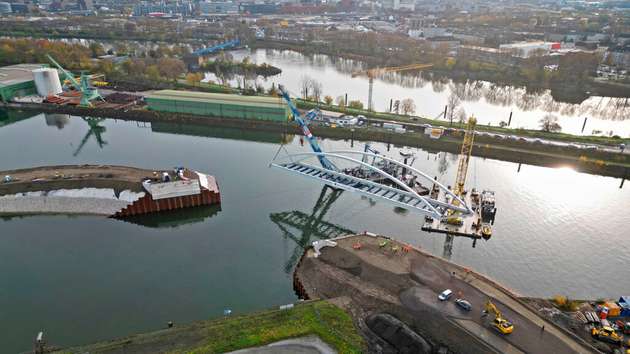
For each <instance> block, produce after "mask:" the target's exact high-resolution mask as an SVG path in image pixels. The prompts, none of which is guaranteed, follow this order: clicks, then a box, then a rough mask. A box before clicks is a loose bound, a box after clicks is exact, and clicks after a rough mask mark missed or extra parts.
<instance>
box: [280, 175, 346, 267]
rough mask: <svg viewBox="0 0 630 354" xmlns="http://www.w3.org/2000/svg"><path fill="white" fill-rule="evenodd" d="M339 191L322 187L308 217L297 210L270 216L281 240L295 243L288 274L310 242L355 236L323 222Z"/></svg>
mask: <svg viewBox="0 0 630 354" xmlns="http://www.w3.org/2000/svg"><path fill="white" fill-rule="evenodd" d="M342 192H343V191H342V190H340V189H335V188H332V187H329V186H324V187H323V188H322V190H321V192H320V193H319V197H318V198H317V202H315V206H314V207H313V209H312V210H311V212H310V214H309V213H305V212H302V211H299V210H293V211H285V212H279V213H271V214H269V218H270V219H271V221H272V222H273V223H274V224H276V225H277V226H278V228H280V230H281V231H282V236H283V237H284V239H285V240H287V239H290V240H292V241H293V242H295V244H296V246H295V248H294V250H293V253H292V254H291V256H290V257H289V258H288V260H287V261H286V263H285V266H284V271H285V272H286V273H287V274H289V273H291V271H292V270H293V268H294V267H295V265H296V264H297V262H298V260H299V259H300V257H301V256H302V253H303V252H304V249H305V248H306V247H308V246H309V245H310V244H311V242H312V241H315V240H323V239H328V238H335V237H339V236H343V235H349V234H354V233H355V232H354V231H352V230H350V229H348V228H345V227H343V226H340V225H336V224H333V223H331V222H328V221H324V217H325V216H326V214H327V213H328V211H329V210H330V208H331V206H332V205H333V204H334V203H335V202H336V201H337V199H339V197H340V196H341V193H342Z"/></svg>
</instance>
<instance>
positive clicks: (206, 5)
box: [199, 1, 238, 15]
mask: <svg viewBox="0 0 630 354" xmlns="http://www.w3.org/2000/svg"><path fill="white" fill-rule="evenodd" d="M199 11H200V12H201V14H202V15H215V14H237V13H238V4H237V3H235V2H228V1H204V2H200V3H199Z"/></svg>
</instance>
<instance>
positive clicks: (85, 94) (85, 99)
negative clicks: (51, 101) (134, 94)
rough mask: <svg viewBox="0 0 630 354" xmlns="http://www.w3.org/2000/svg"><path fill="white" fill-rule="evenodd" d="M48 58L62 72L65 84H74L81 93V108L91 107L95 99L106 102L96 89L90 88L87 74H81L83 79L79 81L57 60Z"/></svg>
mask: <svg viewBox="0 0 630 354" xmlns="http://www.w3.org/2000/svg"><path fill="white" fill-rule="evenodd" d="M46 56H47V57H48V60H50V62H51V63H53V64H54V65H55V66H56V67H57V69H59V71H61V73H62V74H63V76H64V78H65V80H64V82H65V81H68V82H70V83H72V86H73V87H74V89H75V90H77V91H78V92H80V93H81V106H83V107H91V106H92V103H91V101H93V100H95V99H101V100H103V101H104V99H103V97H101V95H100V94H99V93H98V91H97V90H96V89H95V88H93V87H90V85H89V81H90V80H89V77H88V75H87V74H85V73H81V78H80V79H79V80H77V79H75V78H74V75H72V74H71V73H70V72H68V71H67V70H66V69H64V68H62V67H61V65H59V63H57V62H56V61H55V59H53V58H52V57H51V56H50V55H48V54H46Z"/></svg>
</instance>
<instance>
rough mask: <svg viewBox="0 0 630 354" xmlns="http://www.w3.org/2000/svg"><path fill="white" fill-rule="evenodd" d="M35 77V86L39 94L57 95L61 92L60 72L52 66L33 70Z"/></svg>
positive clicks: (44, 95)
mask: <svg viewBox="0 0 630 354" xmlns="http://www.w3.org/2000/svg"><path fill="white" fill-rule="evenodd" d="M33 78H34V79H35V88H36V89H37V94H38V95H40V96H43V97H46V96H50V95H56V94H58V93H61V91H62V90H61V81H59V73H57V70H55V69H51V68H41V69H35V70H33Z"/></svg>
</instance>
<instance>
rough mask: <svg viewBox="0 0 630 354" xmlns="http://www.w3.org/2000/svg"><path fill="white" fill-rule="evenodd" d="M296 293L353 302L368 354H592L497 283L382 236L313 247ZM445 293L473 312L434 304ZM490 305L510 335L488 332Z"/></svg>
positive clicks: (302, 264)
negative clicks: (367, 337) (510, 327)
mask: <svg viewBox="0 0 630 354" xmlns="http://www.w3.org/2000/svg"><path fill="white" fill-rule="evenodd" d="M294 287H295V289H296V292H297V293H298V294H299V295H300V296H301V297H302V298H305V299H317V298H323V299H326V298H335V297H339V296H347V297H348V298H350V304H349V305H348V306H349V308H350V309H351V310H350V313H351V314H352V316H353V320H354V321H355V324H356V325H357V327H358V328H361V330H362V331H363V332H364V333H366V332H369V333H372V334H373V337H374V340H373V341H370V342H369V344H370V349H372V350H374V348H376V346H377V345H380V346H383V347H384V348H386V349H387V350H388V351H401V350H404V349H407V348H409V346H410V343H412V344H413V347H414V348H423V349H422V350H415V351H414V352H420V353H422V352H426V353H428V352H435V351H437V350H448V351H450V352H455V353H467V352H475V353H481V352H483V353H521V352H524V353H545V352H549V353H591V352H593V351H594V348H593V347H592V346H590V345H589V344H588V343H587V342H585V341H583V340H582V339H581V338H579V337H577V336H575V335H573V334H572V333H569V332H567V331H565V330H564V329H563V328H561V327H559V326H557V325H555V324H554V323H552V322H550V321H548V320H547V319H545V318H543V317H541V316H540V314H539V313H538V312H537V311H536V310H534V309H533V308H531V307H530V306H528V305H527V304H526V303H525V302H523V301H521V300H520V299H519V296H518V295H517V294H515V293H514V292H513V291H511V290H509V289H507V288H506V287H504V286H502V285H500V284H498V283H497V282H495V281H493V280H491V279H489V278H487V277H486V276H484V275H481V274H479V273H476V272H474V271H472V270H470V269H468V268H465V267H462V266H459V265H457V264H454V263H451V262H449V261H447V260H445V259H442V258H438V257H435V256H432V255H430V254H428V253H426V252H424V251H422V250H419V249H416V248H414V247H412V246H410V245H407V244H404V243H401V242H397V241H395V240H392V239H390V238H388V237H384V236H377V235H372V234H369V233H364V234H362V235H351V236H346V237H341V238H338V239H334V240H323V241H318V242H315V243H314V244H313V247H312V248H309V249H307V250H306V252H305V253H304V255H303V256H302V258H301V260H300V262H299V263H298V266H297V267H296V270H295V272H294ZM444 289H451V290H452V292H453V293H454V294H456V295H455V296H454V297H461V298H464V299H466V300H467V301H468V302H469V303H471V305H472V309H471V310H470V311H462V310H461V309H459V308H458V307H457V306H456V305H455V304H454V303H453V302H452V301H439V300H438V298H437V296H438V294H440V293H441V292H442V291H444ZM488 299H491V300H492V302H493V303H495V304H496V306H498V307H499V308H500V310H501V312H503V315H504V316H505V317H506V318H507V319H509V320H510V321H511V322H512V323H513V324H514V333H512V334H510V335H501V334H497V333H493V331H492V326H491V324H490V322H491V319H486V318H484V316H482V311H483V310H484V304H485V302H486V301H487V300H488ZM490 316H492V315H490ZM490 316H489V317H490ZM427 319H430V321H429V320H427ZM543 326H544V327H545V330H544V335H541V327H543ZM403 332H406V333H408V335H404V336H403V335H402V333H403ZM414 334H415V336H414ZM376 351H378V350H376Z"/></svg>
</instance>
